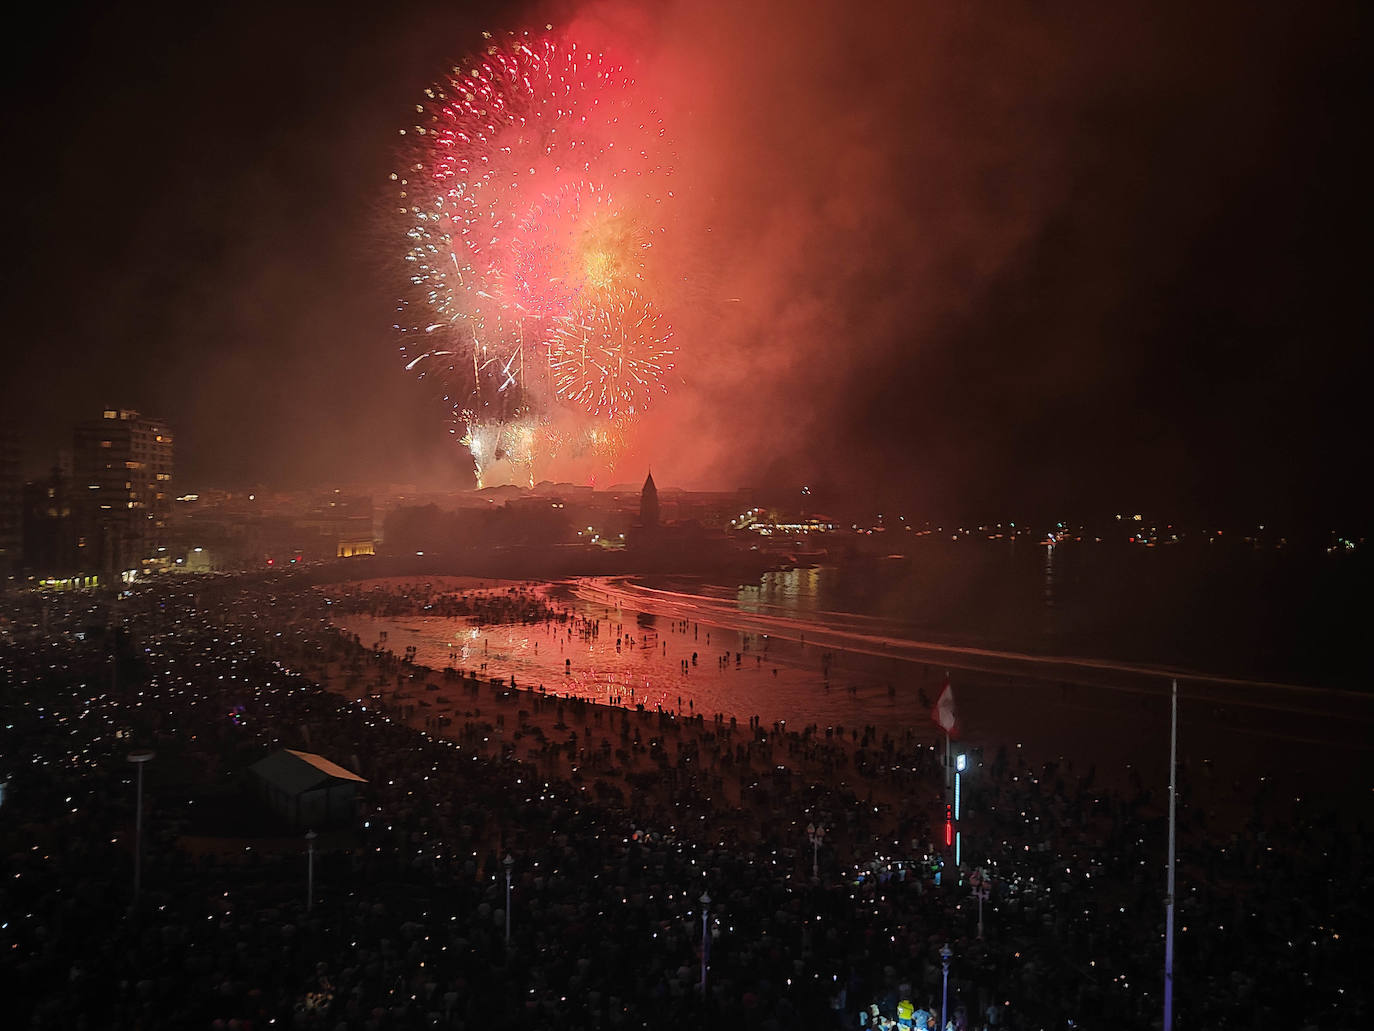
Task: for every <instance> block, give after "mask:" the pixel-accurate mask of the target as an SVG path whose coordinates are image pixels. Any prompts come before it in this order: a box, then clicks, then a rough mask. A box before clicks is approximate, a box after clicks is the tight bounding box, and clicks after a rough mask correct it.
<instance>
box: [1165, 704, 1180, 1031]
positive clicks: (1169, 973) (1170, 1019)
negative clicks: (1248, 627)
mask: <svg viewBox="0 0 1374 1031" xmlns="http://www.w3.org/2000/svg"><path fill="white" fill-rule="evenodd" d="M1177 770H1178V681H1177V680H1175V681H1174V682H1173V690H1172V692H1171V698H1170V704H1169V887H1168V890H1167V892H1166V893H1165V896H1164V1031H1173V1028H1174V801H1175V796H1176V791H1177V781H1176V774H1177Z"/></svg>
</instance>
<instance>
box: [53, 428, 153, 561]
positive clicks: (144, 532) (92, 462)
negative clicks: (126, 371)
mask: <svg viewBox="0 0 1374 1031" xmlns="http://www.w3.org/2000/svg"><path fill="white" fill-rule="evenodd" d="M73 443H74V447H73V455H72V494H73V495H74V499H73V500H74V501H75V504H74V506H73V507H74V508H75V510H76V512H77V514H78V534H79V535H80V536H79V539H78V547H79V549H80V550H81V553H82V554H83V555H86V556H89V558H86V559H84V560H83V561H84V564H85V565H86V566H87V568H97V569H99V570H100V571H101V573H103V574H105V575H106V576H107V577H117V576H119V574H121V573H124V572H126V571H128V570H140V569H144V568H147V566H148V564H149V563H150V562H152V561H155V560H156V559H157V557H158V550H157V549H158V548H159V547H160V546H161V545H162V544H163V543H164V540H165V536H166V530H167V519H168V516H169V515H170V513H171V507H172V500H171V499H172V457H173V451H172V433H171V431H170V430H169V429H168V428H167V427H166V425H164V424H163V423H162V422H160V421H158V420H156V419H145V418H143V417H142V416H141V415H139V414H138V412H135V411H132V410H129V409H122V408H107V409H105V412H104V414H103V417H102V418H99V419H91V420H88V421H87V422H83V423H80V424H78V425H77V427H76V436H75V439H74V441H73Z"/></svg>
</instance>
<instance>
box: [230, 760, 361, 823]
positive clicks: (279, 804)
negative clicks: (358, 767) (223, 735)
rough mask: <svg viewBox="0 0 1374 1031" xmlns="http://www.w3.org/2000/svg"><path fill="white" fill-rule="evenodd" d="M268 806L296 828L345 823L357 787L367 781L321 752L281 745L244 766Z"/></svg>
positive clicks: (347, 819)
mask: <svg viewBox="0 0 1374 1031" xmlns="http://www.w3.org/2000/svg"><path fill="white" fill-rule="evenodd" d="M248 772H249V774H250V775H251V776H252V779H253V783H254V786H255V787H256V788H257V790H258V793H259V794H261V795H262V797H263V799H264V800H265V801H266V802H267V804H268V805H269V806H271V808H272V810H273V811H274V812H276V813H277V814H278V815H279V816H281V817H282V818H283V819H284V820H286V821H287V822H288V823H289V824H290V825H291V826H292V827H293V828H295V829H297V830H309V829H315V828H319V827H329V826H337V825H339V824H346V823H348V822H350V821H351V820H352V819H353V816H354V812H355V807H356V805H357V787H358V785H359V784H366V783H367V781H366V780H364V779H363V778H362V777H359V776H358V775H357V774H356V773H353V772H352V771H350V770H346V769H344V768H343V767H342V766H339V765H338V764H336V763H332V762H330V761H329V760H328V759H326V758H325V757H324V756H322V755H315V754H314V753H312V752H298V751H296V750H295V749H294V748H283V749H282V750H281V751H279V752H273V753H272V754H271V755H269V756H267V758H265V759H259V760H258V761H257V762H255V763H254V764H253V765H252V766H250V767H249V768H248Z"/></svg>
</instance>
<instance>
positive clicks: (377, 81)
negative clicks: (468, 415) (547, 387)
mask: <svg viewBox="0 0 1374 1031" xmlns="http://www.w3.org/2000/svg"><path fill="white" fill-rule="evenodd" d="M736 6H737V5H735V4H732V3H727V2H724V0H708V2H687V0H683V2H681V3H676V4H668V5H660V4H649V3H644V4H641V5H612V4H599V5H598V4H589V5H579V6H577V7H572V6H567V5H563V6H559V7H556V8H553V9H550V8H547V7H545V8H534V7H530V6H522V5H512V4H504V5H502V4H486V5H473V4H452V5H441V4H427V5H420V4H406V3H399V4H375V3H373V4H367V5H353V6H350V5H346V4H340V5H318V6H315V5H310V7H309V9H304V8H296V9H290V10H282V9H281V7H280V5H276V4H265V3H254V2H249V3H242V4H237V5H167V6H165V7H160V8H159V7H153V6H142V7H137V6H136V7H135V8H127V7H126V8H122V9H111V8H109V7H108V6H107V5H85V6H83V5H79V4H77V5H70V6H66V7H60V8H59V7H56V6H55V5H50V6H49V7H48V8H46V9H41V10H39V11H38V12H37V21H36V22H34V23H32V24H30V25H29V26H28V27H27V29H26V31H24V32H18V31H16V32H14V33H12V34H10V38H9V40H8V49H9V51H10V53H9V54H7V59H6V62H5V63H6V72H5V74H6V93H7V96H6V103H5V122H6V129H5V136H6V138H7V140H8V145H7V147H6V150H7V159H6V161H5V162H4V175H5V177H6V180H7V181H6V195H7V196H8V197H9V199H10V216H9V219H8V220H7V221H8V225H7V233H6V238H7V240H8V241H9V243H10V248H9V249H10V252H11V253H10V260H9V261H8V262H7V263H6V265H7V267H8V271H7V273H6V275H5V277H4V293H5V312H6V315H7V318H6V326H5V339H6V363H5V375H4V378H3V397H0V403H3V406H4V409H5V412H6V414H8V415H10V416H11V417H13V418H15V419H16V420H17V421H19V422H20V424H21V426H22V427H24V433H25V438H26V443H27V444H28V445H30V453H29V457H28V465H29V466H30V468H31V469H32V470H33V471H35V472H36V471H39V470H41V469H42V468H43V467H44V466H45V465H46V463H47V462H48V461H49V456H50V455H51V454H52V452H53V449H55V448H56V447H57V446H60V445H62V444H64V443H66V442H67V441H68V440H69V439H70V438H69V431H70V426H71V424H72V423H73V422H75V421H77V420H78V419H81V418H85V417H89V416H92V415H94V414H96V413H97V412H98V411H99V410H100V409H101V408H102V407H103V406H104V405H106V404H122V405H127V406H131V407H136V408H139V409H141V410H143V411H144V412H147V413H149V414H156V415H159V416H162V417H163V418H166V419H167V420H169V421H170V423H171V424H172V426H173V428H174V429H175V431H176V433H177V441H178V482H179V485H181V486H183V487H185V488H187V489H193V488H194V487H199V486H211V485H223V486H238V485H246V484H254V483H262V484H267V485H275V486H282V487H291V486H297V485H311V484H325V483H331V482H338V481H357V480H373V481H386V482H402V481H420V482H423V483H430V484H449V485H456V484H458V483H461V482H463V471H462V469H461V468H460V465H461V463H460V462H459V461H458V458H459V457H460V456H457V455H455V453H454V449H453V445H452V438H450V437H449V436H448V435H447V434H446V432H445V431H444V429H443V423H442V419H441V416H442V412H441V411H440V410H439V409H438V408H436V407H435V406H433V404H432V403H431V400H432V394H431V392H430V391H429V390H428V389H426V388H425V387H423V385H421V384H417V383H416V382H415V381H414V380H413V379H412V377H411V376H410V375H409V374H407V373H405V372H404V371H403V370H402V369H401V362H400V360H399V359H398V357H397V351H396V347H397V343H398V341H397V339H396V337H395V334H394V333H393V332H392V330H391V326H392V322H393V309H394V305H395V299H396V298H397V296H398V294H399V293H400V291H401V289H402V285H403V276H404V272H403V270H402V268H401V263H400V261H399V255H400V254H401V253H402V251H403V246H402V244H401V243H400V242H399V241H398V239H397V233H396V226H395V225H394V224H393V223H392V222H389V221H388V220H387V218H386V217H385V212H386V210H387V209H388V206H389V204H390V197H391V195H390V193H389V186H390V184H389V183H388V181H387V174H388V173H389V172H390V171H392V169H393V167H395V164H396V150H395V148H396V146H397V143H396V139H397V130H398V128H399V127H402V126H404V125H406V124H408V120H409V119H410V117H411V115H412V112H413V105H414V103H415V102H416V100H417V99H419V94H420V91H421V90H422V89H423V87H424V86H425V85H427V84H428V83H429V82H431V81H432V80H434V79H435V78H436V77H437V76H438V75H439V74H441V73H442V72H443V71H444V70H445V69H446V68H447V67H448V65H449V64H450V63H451V62H452V61H454V60H456V59H458V58H459V57H461V56H462V55H463V54H464V53H466V52H468V51H470V50H472V49H474V48H476V47H477V46H479V45H480V42H481V40H480V35H479V34H480V31H481V30H482V29H484V28H494V29H504V28H521V27H526V26H528V27H537V26H542V25H543V23H544V22H546V21H553V22H555V23H556V24H558V25H560V26H563V25H569V24H572V25H573V26H575V27H577V28H578V29H579V30H581V31H584V32H585V33H586V35H587V37H588V38H590V39H596V40H598V41H602V40H604V41H605V43H606V44H607V45H613V46H615V47H616V48H617V49H619V50H621V51H623V52H627V53H633V54H635V55H637V56H638V58H639V67H638V69H637V74H638V76H639V78H640V81H641V82H642V83H644V84H645V85H646V88H652V89H653V90H654V91H656V93H657V94H658V95H659V96H661V97H662V100H663V109H664V111H665V113H666V116H667V118H668V121H669V124H670V127H671V130H672V133H673V137H674V143H675V146H676V148H677V154H678V159H677V162H676V168H675V174H676V175H677V176H678V182H679V183H680V184H682V185H681V189H682V198H681V203H680V205H679V207H678V209H677V210H676V212H675V214H674V217H673V223H672V225H671V227H670V240H671V243H670V246H669V249H670V253H672V254H673V255H675V258H676V260H677V261H679V262H680V265H681V269H682V274H683V281H684V283H685V286H684V288H683V297H682V298H679V310H678V311H676V312H675V313H674V328H675V331H676V337H675V340H676V343H677V344H678V346H679V347H680V349H681V358H680V364H679V366H678V368H677V370H676V376H675V379H674V382H673V389H672V393H671V394H670V396H669V397H668V398H666V399H665V400H664V402H663V404H662V405H661V406H660V407H659V408H657V409H656V410H655V411H654V412H653V414H652V415H651V416H650V418H649V419H648V420H646V422H645V424H644V426H643V428H642V436H643V439H642V441H641V444H640V446H639V448H638V451H637V452H636V453H635V454H632V455H629V456H626V460H625V463H624V465H623V467H622V468H623V470H624V474H625V475H624V478H625V479H628V480H636V479H639V478H640V477H642V471H643V468H644V466H645V465H647V464H649V463H652V465H653V468H654V473H655V478H656V479H657V480H658V481H659V482H660V484H665V483H667V484H678V485H682V486H698V487H733V486H744V485H756V486H770V485H789V484H800V483H812V484H815V485H817V488H818V489H819V490H821V491H824V492H825V493H826V494H828V495H831V496H833V495H835V494H837V493H839V492H846V491H862V492H864V493H865V494H866V495H868V496H871V497H873V498H874V499H875V500H876V501H879V502H881V503H882V504H900V505H902V506H909V507H911V508H912V509H914V510H915V511H917V512H921V513H931V514H941V515H943V514H953V513H960V514H965V513H966V514H976V515H990V516H998V515H1001V514H1003V513H1004V512H1008V513H1011V514H1013V515H1014V514H1015V513H1016V512H1017V511H1020V512H1028V513H1033V514H1040V513H1043V514H1051V513H1055V512H1062V513H1065V514H1078V513H1085V514H1086V513H1088V512H1090V511H1099V510H1115V509H1117V508H1126V507H1129V508H1132V509H1136V510H1139V509H1142V508H1148V509H1149V510H1150V511H1152V512H1155V513H1162V514H1177V515H1178V516H1179V517H1180V518H1189V517H1200V518H1206V519H1216V518H1224V519H1257V520H1258V521H1266V520H1267V521H1272V522H1283V521H1287V522H1312V521H1330V522H1332V523H1333V525H1342V526H1349V525H1350V524H1351V523H1352V522H1356V523H1358V524H1359V525H1364V524H1365V523H1367V521H1368V516H1367V514H1366V512H1365V511H1364V510H1363V508H1362V498H1363V494H1364V492H1365V491H1364V486H1363V482H1362V481H1363V479H1364V476H1365V472H1364V470H1365V469H1366V467H1367V465H1368V461H1367V458H1366V457H1365V451H1366V447H1367V440H1368V437H1369V432H1368V429H1367V418H1365V416H1364V411H1363V409H1364V406H1365V404H1366V396H1367V394H1368V386H1367V384H1368V382H1369V373H1370V361H1369V358H1368V347H1369V341H1370V339H1371V334H1370V328H1371V327H1370V323H1371V319H1370V315H1369V310H1370V307H1369V299H1368V294H1367V289H1366V281H1367V279H1368V275H1369V271H1368V270H1369V268H1370V262H1369V258H1368V256H1367V253H1366V252H1367V243H1366V239H1367V236H1368V223H1369V220H1368V203H1367V200H1366V196H1367V193H1368V189H1369V186H1368V184H1369V181H1370V175H1369V173H1370V168H1369V163H1368V159H1367V158H1366V157H1365V154H1366V152H1367V151H1368V149H1369V147H1368V141H1367V139H1366V137H1367V136H1368V134H1369V131H1368V128H1367V122H1368V118H1367V112H1366V110H1365V104H1364V93H1365V90H1364V88H1363V87H1364V86H1365V80H1366V78H1367V68H1368V60H1367V58H1368V55H1369V47H1368V39H1369V30H1370V27H1371V26H1370V21H1371V15H1370V8H1369V7H1368V5H1367V4H1359V3H1325V4H1321V5H1301V6H1300V5H1272V6H1269V7H1267V8H1266V7H1262V8H1261V9H1259V10H1256V9H1254V8H1252V7H1251V6H1249V5H1241V4H1236V5H1226V4H1206V5H1198V4H1193V3H1177V4H1164V5H1160V4H1148V5H1147V4H1141V5H1138V6H1137V7H1136V8H1135V9H1134V10H1129V11H1128V10H1119V9H1118V8H1120V7H1122V6H1123V5H1115V4H1108V5H1080V6H1079V7H1078V8H1077V9H1075V10H1070V9H1069V8H1068V6H1067V5H1066V6H1064V7H1056V8H1054V9H1053V10H1051V11H1044V10H1040V9H1039V8H1041V7H1043V6H1044V5H1032V4H1022V5H1002V4H986V5H984V4H957V5H956V4H938V5H931V6H930V8H929V9H928V10H920V11H916V12H911V11H908V10H907V6H908V5H906V4H898V3H891V4H886V5H883V4H839V3H821V2H800V3H791V2H787V3H784V2H782V0H772V2H766V3H754V4H750V3H744V4H740V5H738V6H739V7H741V8H743V10H736V9H735V8H736ZM1199 8H1205V9H1199Z"/></svg>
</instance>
